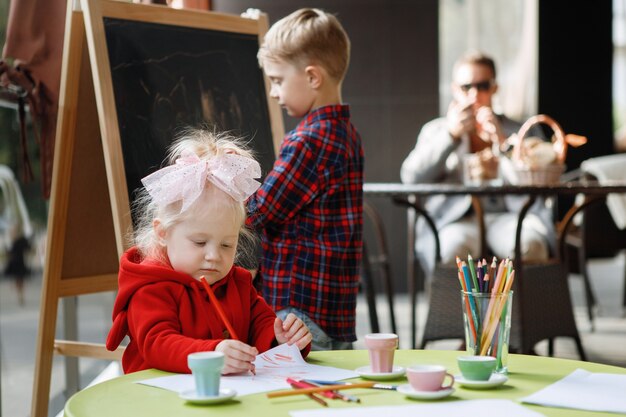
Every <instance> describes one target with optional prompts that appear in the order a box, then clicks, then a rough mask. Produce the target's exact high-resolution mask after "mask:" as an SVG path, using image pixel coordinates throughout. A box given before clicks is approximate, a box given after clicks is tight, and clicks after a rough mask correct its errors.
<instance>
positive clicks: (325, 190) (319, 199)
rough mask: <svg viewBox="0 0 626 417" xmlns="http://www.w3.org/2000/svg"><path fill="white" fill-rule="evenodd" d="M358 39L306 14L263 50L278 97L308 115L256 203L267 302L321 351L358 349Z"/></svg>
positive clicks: (318, 15) (329, 19) (271, 34)
mask: <svg viewBox="0 0 626 417" xmlns="http://www.w3.org/2000/svg"><path fill="white" fill-rule="evenodd" d="M349 57H350V40H349V39H348V36H347V35H346V32H345V31H344V30H343V28H342V26H341V24H340V23H339V21H338V20H337V19H336V18H335V17H334V16H333V15H330V14H328V13H325V12H323V11H321V10H318V9H300V10H297V11H296V12H294V13H292V14H290V15H289V16H287V17H285V18H283V19H281V20H279V21H278V22H276V23H275V24H274V25H273V26H272V27H271V28H270V30H269V31H268V33H267V34H266V36H265V40H264V42H263V44H262V46H261V48H260V50H259V53H258V58H259V63H260V65H261V67H262V68H263V70H264V71H265V73H266V74H267V76H268V78H269V80H270V82H271V90H270V96H271V97H272V98H274V99H276V100H278V103H279V104H280V105H281V107H283V108H284V109H285V110H286V111H287V113H288V114H289V115H290V116H293V117H302V120H301V121H300V123H299V124H298V126H297V127H296V128H295V129H294V130H292V131H291V132H289V133H288V134H287V135H286V136H285V138H284V140H283V143H282V145H281V149H280V153H279V155H278V158H277V160H276V162H275V164H274V167H273V169H272V171H271V172H270V173H269V174H268V175H267V177H266V179H265V181H264V183H263V185H262V186H261V188H260V189H259V190H258V191H257V192H256V194H255V195H253V196H252V197H251V199H250V202H249V211H250V218H249V220H248V224H249V225H251V226H253V227H255V228H257V229H259V230H261V231H262V244H263V256H262V259H261V262H260V267H259V272H260V275H261V278H262V280H263V295H264V297H265V299H266V300H267V302H268V303H269V304H270V305H271V306H272V308H274V310H276V311H277V315H278V316H279V317H285V316H286V315H287V314H288V313H290V312H292V313H294V314H296V316H298V317H300V318H301V319H302V320H303V321H304V322H305V323H306V324H307V325H308V326H309V328H310V330H311V333H312V334H313V349H317V350H326V349H349V348H351V347H352V342H353V341H354V340H356V333H355V310H356V296H357V290H358V284H359V262H360V259H361V248H362V238H361V234H362V225H363V150H362V147H361V138H360V135H359V134H358V132H357V131H356V129H355V128H354V126H353V125H352V124H351V123H350V110H349V106H348V105H346V104H342V102H341V83H342V81H343V78H344V76H345V73H346V71H347V69H348V62H349Z"/></svg>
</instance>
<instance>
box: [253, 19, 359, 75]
mask: <svg viewBox="0 0 626 417" xmlns="http://www.w3.org/2000/svg"><path fill="white" fill-rule="evenodd" d="M257 58H258V60H259V64H260V65H261V67H262V66H263V63H264V61H265V60H276V59H280V60H283V61H285V62H287V63H289V64H291V65H295V66H297V67H300V68H304V67H306V66H307V65H311V64H315V65H320V66H321V67H323V68H324V69H325V70H326V71H327V72H328V74H329V75H330V76H331V77H332V78H334V79H335V81H337V82H341V81H343V78H344V77H345V75H346V72H347V71H348V65H349V62H350V39H349V38H348V35H347V33H346V31H345V30H344V28H343V27H342V26H341V23H339V20H338V19H337V18H336V17H335V16H333V15H332V14H330V13H326V12H324V11H322V10H320V9H309V8H305V9H300V10H296V11H295V12H293V13H291V14H290V15H288V16H286V17H284V18H282V19H280V20H279V21H278V22H276V23H274V24H273V25H272V27H271V28H270V29H269V30H268V31H267V33H266V34H265V36H264V38H263V44H262V45H261V47H260V48H259V52H258V54H257Z"/></svg>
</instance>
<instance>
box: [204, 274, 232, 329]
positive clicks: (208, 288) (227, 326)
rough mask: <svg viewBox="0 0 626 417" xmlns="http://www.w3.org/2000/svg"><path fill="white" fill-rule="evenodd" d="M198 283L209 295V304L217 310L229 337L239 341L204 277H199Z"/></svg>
mask: <svg viewBox="0 0 626 417" xmlns="http://www.w3.org/2000/svg"><path fill="white" fill-rule="evenodd" d="M200 282H201V283H202V285H204V289H205V290H206V292H207V293H208V294H209V299H210V300H211V303H212V304H213V305H214V306H215V310H217V314H218V315H219V316H220V319H222V322H223V323H224V326H226V329H227V330H228V333H230V337H231V338H233V339H235V340H239V338H238V337H237V333H236V332H235V329H234V328H233V326H232V325H231V324H230V321H229V320H228V317H226V313H225V312H224V310H223V309H222V305H221V304H220V302H219V301H218V300H217V297H216V296H215V293H213V290H212V289H211V286H210V285H209V283H208V282H207V281H206V279H205V278H204V276H202V277H200Z"/></svg>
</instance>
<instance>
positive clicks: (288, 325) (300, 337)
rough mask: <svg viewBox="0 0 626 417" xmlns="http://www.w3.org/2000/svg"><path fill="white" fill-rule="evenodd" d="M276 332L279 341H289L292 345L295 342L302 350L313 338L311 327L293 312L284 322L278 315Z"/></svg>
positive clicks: (275, 326)
mask: <svg viewBox="0 0 626 417" xmlns="http://www.w3.org/2000/svg"><path fill="white" fill-rule="evenodd" d="M274 334H275V335H276V340H277V341H278V343H287V344H288V345H290V346H291V345H293V344H294V343H295V344H296V346H298V349H300V350H302V349H304V348H305V347H306V346H307V345H308V344H309V343H310V342H311V340H313V336H312V335H311V332H310V331H309V328H308V327H306V324H304V323H303V322H302V320H300V319H299V318H297V317H296V316H295V314H293V313H289V314H287V317H286V318H285V321H284V322H283V321H282V320H281V319H279V318H278V317H276V320H275V321H274Z"/></svg>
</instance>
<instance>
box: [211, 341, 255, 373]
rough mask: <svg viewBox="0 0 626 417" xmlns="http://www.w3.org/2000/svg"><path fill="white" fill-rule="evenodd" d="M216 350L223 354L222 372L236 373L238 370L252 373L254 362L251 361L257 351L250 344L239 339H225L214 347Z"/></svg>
mask: <svg viewBox="0 0 626 417" xmlns="http://www.w3.org/2000/svg"><path fill="white" fill-rule="evenodd" d="M215 351H216V352H222V353H223V354H224V369H222V374H224V375H226V374H236V373H239V372H247V371H250V372H252V373H254V364H253V363H252V361H254V359H256V355H258V354H259V351H258V350H257V349H256V348H255V347H253V346H250V345H247V344H245V343H243V342H240V341H239V340H232V339H225V340H222V341H221V342H220V343H219V344H218V345H217V346H216V347H215Z"/></svg>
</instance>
